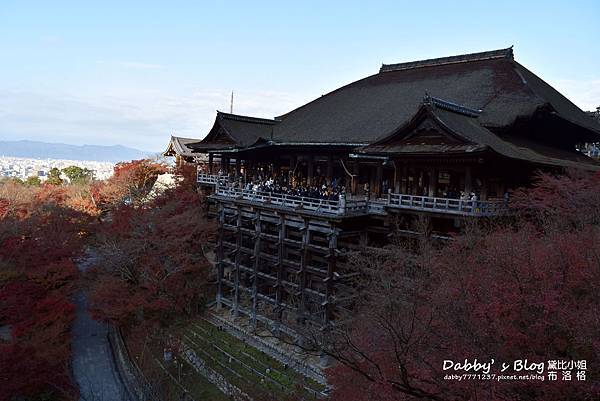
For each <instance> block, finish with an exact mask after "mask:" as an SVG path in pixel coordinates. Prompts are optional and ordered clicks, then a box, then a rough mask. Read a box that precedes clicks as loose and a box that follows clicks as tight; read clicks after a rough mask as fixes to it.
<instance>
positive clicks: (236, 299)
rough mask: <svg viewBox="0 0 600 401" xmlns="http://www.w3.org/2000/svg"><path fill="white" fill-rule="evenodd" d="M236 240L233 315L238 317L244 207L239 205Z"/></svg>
mask: <svg viewBox="0 0 600 401" xmlns="http://www.w3.org/2000/svg"><path fill="white" fill-rule="evenodd" d="M236 217H237V220H236V232H235V234H236V240H235V272H234V273H235V276H234V283H233V285H234V294H233V316H234V317H238V315H239V311H240V263H241V259H242V235H243V234H242V209H241V208H240V206H239V205H238V207H237V216H236Z"/></svg>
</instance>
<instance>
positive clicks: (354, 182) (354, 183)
mask: <svg viewBox="0 0 600 401" xmlns="http://www.w3.org/2000/svg"><path fill="white" fill-rule="evenodd" d="M359 170H360V164H358V160H355V161H353V162H352V175H354V177H352V182H351V185H352V189H351V190H352V195H356V194H357V193H358V176H359Z"/></svg>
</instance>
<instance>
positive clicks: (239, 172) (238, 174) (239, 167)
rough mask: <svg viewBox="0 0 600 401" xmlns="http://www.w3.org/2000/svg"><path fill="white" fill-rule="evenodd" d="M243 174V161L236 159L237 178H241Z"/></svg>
mask: <svg viewBox="0 0 600 401" xmlns="http://www.w3.org/2000/svg"><path fill="white" fill-rule="evenodd" d="M241 173H242V160H241V159H240V158H239V156H238V157H236V158H235V176H236V177H239V176H240V175H241Z"/></svg>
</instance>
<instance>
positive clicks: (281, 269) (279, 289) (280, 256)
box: [275, 213, 287, 308]
mask: <svg viewBox="0 0 600 401" xmlns="http://www.w3.org/2000/svg"><path fill="white" fill-rule="evenodd" d="M286 231H287V227H286V225H285V215H284V214H283V213H282V214H280V215H279V243H278V244H277V246H278V250H277V283H276V284H275V286H276V289H275V300H276V301H277V307H278V308H280V307H281V303H282V301H283V299H282V298H283V285H282V281H283V280H284V278H285V263H283V261H284V259H285V256H286V255H285V237H286V234H287V232H286Z"/></svg>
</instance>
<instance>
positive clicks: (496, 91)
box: [167, 48, 600, 336]
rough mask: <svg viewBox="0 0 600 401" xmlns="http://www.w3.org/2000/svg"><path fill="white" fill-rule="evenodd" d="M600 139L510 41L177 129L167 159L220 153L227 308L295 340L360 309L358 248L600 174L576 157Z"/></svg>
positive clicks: (217, 183) (217, 199)
mask: <svg viewBox="0 0 600 401" xmlns="http://www.w3.org/2000/svg"><path fill="white" fill-rule="evenodd" d="M598 142H600V123H599V122H598V121H597V120H595V119H593V118H592V117H591V116H590V115H589V114H587V113H585V112H584V111H582V110H580V109H579V108H578V107H577V106H575V105H574V104H573V103H572V102H570V101H569V100H568V99H567V98H566V97H564V96H563V95H561V94H560V93H559V92H558V91H556V90H555V89H554V88H552V87H551V86H550V85H548V84H547V83H546V82H544V81H543V80H542V79H540V78H539V77H538V76H536V75H535V74H534V73H532V72H531V71H529V70H528V69H527V68H525V67H524V66H522V65H521V64H519V63H518V62H517V61H515V60H514V56H513V49H512V48H507V49H501V50H493V51H486V52H481V53H473V54H465V55H459V56H452V57H443V58H436V59H429V60H422V61H413V62H407V63H399V64H384V65H383V66H381V68H380V69H379V72H378V73H376V74H374V75H371V76H368V77H366V78H363V79H360V80H358V81H356V82H353V83H350V84H348V85H346V86H343V87H341V88H339V89H336V90H334V91H332V92H330V93H328V94H326V95H324V96H322V97H319V98H317V99H315V100H313V101H312V102H310V103H307V104H305V105H303V106H301V107H299V108H297V109H295V110H292V111H290V112H288V113H286V114H284V115H281V116H279V117H275V118H274V119H264V118H255V117H249V116H240V115H234V114H228V113H222V112H217V116H216V119H215V122H214V124H213V126H212V128H211V130H210V131H209V132H208V134H207V135H206V136H205V137H204V139H202V140H196V141H193V140H188V139H184V138H172V139H171V143H170V145H169V149H168V150H167V153H168V154H174V155H177V157H178V158H181V159H185V160H188V161H193V160H194V157H196V156H200V155H205V156H207V158H206V160H205V161H203V162H201V163H199V165H198V183H199V186H200V188H201V189H202V190H203V191H205V193H207V194H208V195H209V199H210V200H211V202H213V204H214V208H215V209H214V210H215V213H216V215H217V217H218V221H219V237H218V244H217V267H218V294H217V303H218V305H219V306H222V305H225V306H228V307H229V309H230V310H231V312H232V314H233V315H234V316H238V315H240V314H242V315H246V316H247V317H248V318H249V319H250V320H251V321H252V323H253V325H254V326H256V324H259V323H262V324H264V325H266V327H269V328H270V329H273V330H275V329H276V330H282V331H283V332H285V333H287V334H288V335H291V336H293V335H294V331H293V329H292V327H293V325H292V324H286V322H291V321H294V322H296V323H299V324H311V323H312V324H315V325H317V326H323V325H325V326H326V325H327V324H333V323H332V322H335V321H336V320H338V319H341V318H342V317H343V316H344V315H345V313H347V312H348V311H349V310H351V307H352V289H351V284H350V283H351V281H352V277H353V272H351V271H348V270H347V269H346V265H345V260H344V255H345V251H346V250H348V249H352V248H353V247H356V246H357V244H358V243H359V242H361V241H362V242H363V243H364V242H372V243H381V242H382V241H385V238H387V236H388V235H389V234H390V232H391V231H392V230H395V229H397V228H400V229H401V230H404V231H405V232H406V234H407V235H410V234H414V235H421V234H426V235H436V236H438V237H440V238H443V237H444V235H445V234H447V233H448V232H451V231H460V229H461V227H462V226H464V222H465V220H468V219H471V220H479V219H490V218H496V217H498V216H500V217H501V216H503V215H505V214H507V213H508V206H509V204H510V193H511V191H512V190H514V189H515V188H518V187H520V186H524V185H528V184H530V183H531V182H532V179H533V178H534V176H535V173H536V172H537V171H540V170H542V171H549V172H557V173H561V172H564V171H566V170H568V169H583V170H599V169H600V164H599V163H598V162H597V161H595V160H593V159H592V158H590V157H588V156H586V155H584V154H583V153H582V152H579V151H578V150H577V149H578V148H579V149H581V148H582V147H583V146H584V144H590V143H598ZM416 218H419V219H421V218H425V219H426V220H427V225H428V228H426V229H425V232H417V231H418V230H417V231H415V228H414V225H412V224H413V223H414V222H415V219H416ZM398 222H401V223H400V224H399V223H398Z"/></svg>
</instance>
